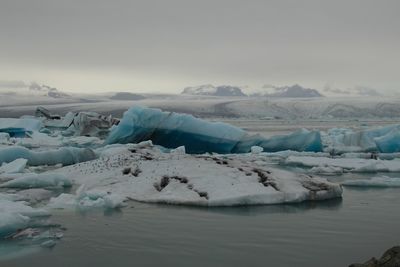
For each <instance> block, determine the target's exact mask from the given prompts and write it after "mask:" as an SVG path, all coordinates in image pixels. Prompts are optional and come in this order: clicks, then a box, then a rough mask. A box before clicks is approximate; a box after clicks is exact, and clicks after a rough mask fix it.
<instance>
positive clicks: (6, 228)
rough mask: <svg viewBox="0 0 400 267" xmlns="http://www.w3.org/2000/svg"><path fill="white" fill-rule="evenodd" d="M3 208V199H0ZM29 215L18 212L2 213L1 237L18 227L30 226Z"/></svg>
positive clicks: (0, 216)
mask: <svg viewBox="0 0 400 267" xmlns="http://www.w3.org/2000/svg"><path fill="white" fill-rule="evenodd" d="M0 209H1V200H0ZM29 220H30V219H29V217H27V216H23V215H21V214H18V213H10V212H7V213H1V214H0V238H4V237H6V236H8V235H10V234H12V233H15V232H16V231H17V230H18V229H23V228H26V227H27V226H28V223H29Z"/></svg>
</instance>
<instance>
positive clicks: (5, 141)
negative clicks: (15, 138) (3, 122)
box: [0, 132, 10, 144]
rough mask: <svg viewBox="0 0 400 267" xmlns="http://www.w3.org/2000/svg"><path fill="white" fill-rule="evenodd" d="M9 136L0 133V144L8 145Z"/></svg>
mask: <svg viewBox="0 0 400 267" xmlns="http://www.w3.org/2000/svg"><path fill="white" fill-rule="evenodd" d="M9 141H10V134H9V133H2V132H0V144H9Z"/></svg>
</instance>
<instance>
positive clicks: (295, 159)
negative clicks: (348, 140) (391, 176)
mask: <svg viewBox="0 0 400 267" xmlns="http://www.w3.org/2000/svg"><path fill="white" fill-rule="evenodd" d="M284 164H286V165H294V166H300V167H309V168H312V167H331V168H342V169H343V170H344V171H347V172H400V160H398V159H394V160H380V159H377V160H375V159H361V158H327V157H318V158H316V157H308V156H303V157H300V156H289V157H288V158H287V159H286V160H285V161H284Z"/></svg>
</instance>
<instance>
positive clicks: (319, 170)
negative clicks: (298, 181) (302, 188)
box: [310, 166, 343, 175]
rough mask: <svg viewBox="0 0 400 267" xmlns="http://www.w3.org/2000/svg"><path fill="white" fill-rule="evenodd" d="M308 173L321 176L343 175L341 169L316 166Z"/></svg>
mask: <svg viewBox="0 0 400 267" xmlns="http://www.w3.org/2000/svg"><path fill="white" fill-rule="evenodd" d="M310 173H315V174H322V175H341V174H343V169H342V168H341V167H334V166H318V167H313V168H311V170H310Z"/></svg>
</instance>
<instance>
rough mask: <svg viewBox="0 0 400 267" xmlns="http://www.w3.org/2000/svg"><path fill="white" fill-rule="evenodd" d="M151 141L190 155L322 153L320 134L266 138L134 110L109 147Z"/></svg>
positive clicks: (185, 118) (214, 124)
mask: <svg viewBox="0 0 400 267" xmlns="http://www.w3.org/2000/svg"><path fill="white" fill-rule="evenodd" d="M146 140H151V141H152V142H153V143H154V144H156V145H160V146H164V147H166V148H177V147H180V146H184V147H185V149H186V152H187V153H189V154H201V153H206V152H214V153H219V154H228V153H248V152H250V151H251V147H253V146H259V147H261V148H263V150H264V151H265V152H276V151H282V150H295V151H312V152H320V151H322V141H321V136H320V133H319V132H316V131H308V130H300V131H297V132H295V133H293V134H291V135H287V136H276V137H272V138H269V139H267V138H265V137H262V136H260V135H249V134H248V133H247V132H245V131H244V130H242V129H240V128H238V127H235V126H232V125H229V124H226V123H220V122H207V121H204V120H201V119H197V118H194V117H193V116H191V115H186V114H177V113H172V112H162V111H161V110H159V109H151V108H143V107H132V108H130V109H129V110H128V111H127V112H125V113H124V116H123V118H122V120H121V122H120V123H119V125H118V126H115V127H113V128H112V130H111V132H110V134H109V136H108V138H107V139H106V142H105V143H106V144H116V143H120V144H126V143H138V142H142V141H146Z"/></svg>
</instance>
